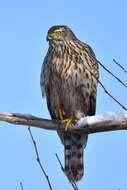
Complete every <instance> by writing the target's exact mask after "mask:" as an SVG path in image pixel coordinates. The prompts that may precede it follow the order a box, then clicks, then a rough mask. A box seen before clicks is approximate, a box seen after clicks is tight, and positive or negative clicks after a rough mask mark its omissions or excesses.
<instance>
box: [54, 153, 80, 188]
mask: <svg viewBox="0 0 127 190" xmlns="http://www.w3.org/2000/svg"><path fill="white" fill-rule="evenodd" d="M56 158H57V160H58V162H59V164H60V166H61V170H62V172H63V173H64V174H65V176H66V172H65V170H64V167H63V166H62V163H61V161H60V159H59V157H58V155H57V154H56ZM67 179H68V178H67ZM68 180H69V179H68ZM69 182H70V183H71V185H72V187H73V189H75V190H78V187H77V184H76V183H75V182H72V181H70V180H69Z"/></svg>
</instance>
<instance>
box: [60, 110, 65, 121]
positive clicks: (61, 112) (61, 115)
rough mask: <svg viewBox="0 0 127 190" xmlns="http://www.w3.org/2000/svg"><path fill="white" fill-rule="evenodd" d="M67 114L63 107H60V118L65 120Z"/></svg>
mask: <svg viewBox="0 0 127 190" xmlns="http://www.w3.org/2000/svg"><path fill="white" fill-rule="evenodd" d="M64 115H65V111H64V110H63V109H62V108H59V117H60V120H63V116H64Z"/></svg>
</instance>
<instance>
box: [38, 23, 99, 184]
mask: <svg viewBox="0 0 127 190" xmlns="http://www.w3.org/2000/svg"><path fill="white" fill-rule="evenodd" d="M47 41H48V42H49V49H48V52H47V54H46V56H45V58H44V61H43V65H42V70H41V80H40V84H41V90H42V97H43V96H44V95H46V100H47V106H48V109H49V112H50V115H51V118H52V119H53V120H54V119H55V120H61V122H62V123H63V124H66V127H65V131H64V132H60V131H57V133H58V135H59V137H60V139H61V142H62V143H63V145H64V152H65V173H66V175H67V177H68V179H69V180H70V181H71V182H75V181H78V180H80V179H81V178H82V176H83V173H84V164H83V153H84V148H85V147H86V144H87V139H88V135H86V134H83V133H75V132H69V131H68V130H67V128H68V127H69V125H70V124H71V123H75V122H76V121H78V120H79V119H80V118H81V117H85V116H91V115H94V114H95V109H96V92H97V85H98V80H97V79H98V76H99V74H98V64H97V61H96V57H95V54H94V52H93V50H92V49H91V47H90V46H89V45H88V44H86V43H83V42H81V41H80V40H78V38H77V37H76V36H75V34H74V33H73V32H72V30H71V29H70V28H69V27H67V26H62V25H57V26H52V27H51V28H50V29H49V30H48V34H47Z"/></svg>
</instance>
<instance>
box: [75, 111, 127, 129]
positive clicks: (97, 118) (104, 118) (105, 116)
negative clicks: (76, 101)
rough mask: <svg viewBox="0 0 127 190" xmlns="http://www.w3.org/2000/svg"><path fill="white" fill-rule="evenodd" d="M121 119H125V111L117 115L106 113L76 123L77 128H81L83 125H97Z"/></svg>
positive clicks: (126, 115)
mask: <svg viewBox="0 0 127 190" xmlns="http://www.w3.org/2000/svg"><path fill="white" fill-rule="evenodd" d="M123 118H127V111H125V112H118V113H114V112H106V113H104V114H101V115H95V116H87V117H83V118H81V119H80V120H79V121H78V122H77V124H78V126H83V125H87V124H92V123H98V122H102V121H109V120H120V119H123Z"/></svg>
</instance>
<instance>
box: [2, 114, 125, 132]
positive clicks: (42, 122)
mask: <svg viewBox="0 0 127 190" xmlns="http://www.w3.org/2000/svg"><path fill="white" fill-rule="evenodd" d="M92 117H95V118H96V116H92ZM0 120H1V121H6V122H9V123H13V124H16V125H26V126H29V123H30V125H31V126H33V127H37V128H41V129H47V130H61V131H64V129H65V127H64V126H63V125H62V124H61V123H60V121H54V120H48V119H41V118H38V117H35V116H32V115H23V114H17V113H12V114H11V113H4V114H0ZM126 129H127V117H125V118H120V119H115V120H105V121H100V122H99V121H97V122H96V120H95V122H93V123H91V124H89V123H86V124H85V125H84V124H83V125H81V124H80V125H78V124H75V125H71V126H70V127H69V128H68V131H73V132H81V131H82V132H83V133H87V134H90V133H96V132H105V131H115V130H126Z"/></svg>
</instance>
